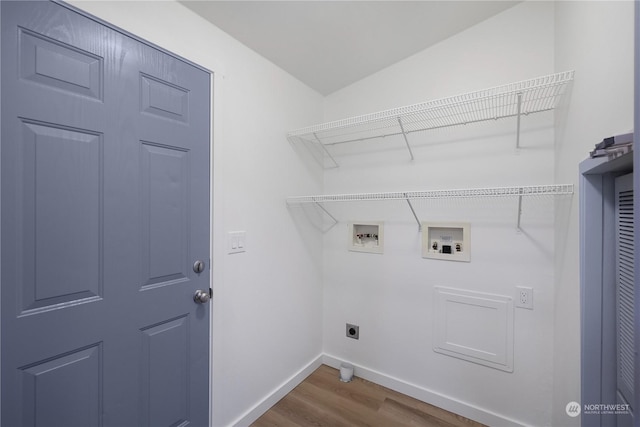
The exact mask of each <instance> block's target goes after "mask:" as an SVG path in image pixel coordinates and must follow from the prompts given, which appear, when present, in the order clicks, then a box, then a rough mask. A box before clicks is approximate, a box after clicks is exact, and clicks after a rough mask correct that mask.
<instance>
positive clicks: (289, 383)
mask: <svg viewBox="0 0 640 427" xmlns="http://www.w3.org/2000/svg"><path fill="white" fill-rule="evenodd" d="M323 357H324V355H323V354H320V355H318V356H317V357H316V358H315V359H313V360H312V361H311V362H309V363H308V364H307V365H306V366H305V367H304V368H302V369H301V370H299V371H298V372H297V373H295V374H294V375H292V376H291V377H290V378H289V379H287V380H286V381H285V382H283V383H282V384H281V385H280V386H278V387H277V388H276V389H275V390H273V391H272V392H271V393H269V395H268V396H266V397H265V398H264V399H263V400H262V401H260V402H258V403H257V404H256V405H255V406H254V407H253V408H251V409H249V410H248V411H247V412H245V413H244V414H243V415H241V416H240V417H239V418H238V419H237V420H235V421H234V422H232V423H231V425H232V426H234V427H248V426H249V425H251V423H253V422H254V421H255V420H257V419H258V418H260V416H261V415H262V414H264V413H265V412H267V411H268V410H269V408H271V407H272V406H273V405H275V404H276V403H278V401H279V400H280V399H282V398H283V397H285V396H286V395H287V394H288V393H289V392H290V391H291V390H293V389H294V388H295V387H296V386H297V385H298V384H300V383H301V382H302V381H304V379H305V378H307V377H308V376H309V375H311V374H312V373H313V371H315V370H316V369H318V368H319V367H320V365H322V363H323V362H322V360H323Z"/></svg>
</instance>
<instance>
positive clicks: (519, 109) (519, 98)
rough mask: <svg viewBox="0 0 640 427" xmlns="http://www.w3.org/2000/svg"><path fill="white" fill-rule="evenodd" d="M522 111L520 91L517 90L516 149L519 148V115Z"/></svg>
mask: <svg viewBox="0 0 640 427" xmlns="http://www.w3.org/2000/svg"><path fill="white" fill-rule="evenodd" d="M521 113H522V92H518V116H517V122H516V123H517V124H516V149H518V148H520V116H521Z"/></svg>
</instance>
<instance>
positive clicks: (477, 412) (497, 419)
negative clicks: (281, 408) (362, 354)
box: [231, 353, 526, 427]
mask: <svg viewBox="0 0 640 427" xmlns="http://www.w3.org/2000/svg"><path fill="white" fill-rule="evenodd" d="M344 362H347V363H350V364H352V365H353V366H354V368H355V369H354V370H355V372H354V373H355V375H356V376H357V377H360V378H364V379H365V380H368V381H371V382H374V383H376V384H379V385H381V386H384V387H387V388H390V389H391V390H395V391H397V392H399V393H402V394H406V395H407V396H411V397H413V398H415V399H418V400H421V401H423V402H426V403H429V404H431V405H434V406H437V407H439V408H442V409H445V410H447V411H451V412H454V413H456V414H458V415H462V416H463V417H466V418H469V419H472V420H475V421H478V422H480V423H483V424H486V425H490V426H501V427H525V426H526V425H525V424H522V423H521V422H518V421H516V420H514V419H511V418H508V417H506V416H504V415H500V414H496V413H494V412H491V411H488V410H486V409H482V408H479V407H477V406H474V405H471V404H468V403H465V402H462V401H460V400H457V399H455V398H453V397H451V396H446V395H444V394H441V393H438V392H435V391H432V390H429V389H426V388H424V387H421V386H418V385H415V384H411V383H409V382H407V381H404V380H401V379H398V378H395V377H392V376H390V375H386V374H383V373H381V372H378V371H375V370H373V369H369V368H366V367H364V366H360V365H358V364H356V363H353V362H351V361H350V360H344V359H339V358H337V357H335V356H332V355H330V354H326V353H323V354H320V355H318V356H317V357H316V358H315V359H313V360H312V361H311V362H309V363H308V364H307V365H306V366H305V367H304V368H302V369H300V370H299V371H298V372H297V373H295V374H294V375H292V376H291V377H290V378H289V379H287V380H286V381H285V382H283V383H282V384H281V385H280V386H279V387H277V388H276V389H275V390H273V391H272V392H271V393H270V394H269V395H268V396H266V397H265V398H264V399H263V400H262V401H260V402H258V403H257V404H256V405H255V406H254V407H252V408H251V409H249V410H248V411H247V412H245V413H244V414H243V415H242V416H240V417H239V418H238V419H237V420H236V421H234V422H233V423H231V426H233V427H248V426H249V425H251V423H253V422H254V421H255V420H257V419H258V418H260V416H261V415H262V414H264V413H265V412H267V411H268V410H269V408H271V407H272V406H273V405H275V404H276V403H278V401H279V400H280V399H282V398H283V397H284V396H286V395H287V393H289V392H290V391H291V390H293V389H294V388H295V387H296V386H297V385H298V384H300V383H301V382H302V381H304V379H305V378H307V377H308V376H309V375H311V373H312V372H313V371H315V370H316V369H318V368H319V367H320V365H322V364H325V365H328V366H331V367H332V368H336V369H339V368H340V364H341V363H344Z"/></svg>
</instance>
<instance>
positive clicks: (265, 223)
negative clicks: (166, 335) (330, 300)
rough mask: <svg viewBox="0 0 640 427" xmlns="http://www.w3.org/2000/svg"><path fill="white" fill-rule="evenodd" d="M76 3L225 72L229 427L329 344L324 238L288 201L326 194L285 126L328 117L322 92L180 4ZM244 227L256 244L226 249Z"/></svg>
mask: <svg viewBox="0 0 640 427" xmlns="http://www.w3.org/2000/svg"><path fill="white" fill-rule="evenodd" d="M72 4H74V5H75V6H78V7H80V8H82V9H84V10H86V11H88V12H89V13H92V14H94V15H96V16H98V17H99V18H102V19H104V20H106V21H108V22H110V23H112V24H114V25H117V26H119V27H121V28H123V29H125V30H127V31H130V32H131V33H133V34H136V35H138V36H140V37H142V38H144V39H147V40H149V41H151V42H153V43H155V44H157V45H160V46H162V47H163V48H165V49H167V50H169V51H172V52H174V53H176V54H178V55H181V56H183V57H185V58H187V59H189V60H191V61H193V62H195V63H197V64H199V65H201V66H203V67H206V68H208V69H210V70H212V71H214V72H215V73H216V77H215V81H214V101H215V105H214V113H213V126H214V143H213V176H214V181H213V189H214V194H213V211H214V215H213V218H214V224H213V289H214V297H213V305H212V313H213V378H214V381H213V402H214V407H213V416H214V419H213V421H214V422H213V425H215V426H225V425H230V424H231V423H233V422H234V421H236V420H238V419H239V418H241V417H242V416H243V415H244V414H245V413H246V412H247V411H249V410H251V409H252V408H253V407H254V406H255V405H256V404H258V403H260V402H261V401H262V400H263V399H265V398H266V397H267V396H269V395H270V394H271V393H272V392H273V391H274V390H276V389H278V388H279V387H280V386H281V385H282V384H283V383H284V382H285V381H287V380H288V379H289V378H290V377H291V376H292V375H293V374H295V373H296V372H298V371H299V370H301V369H303V368H304V367H306V366H307V365H308V364H309V363H310V362H312V361H314V360H316V359H317V357H318V356H319V355H320V352H321V339H322V337H321V331H322V323H321V319H322V314H321V313H322V304H321V300H322V285H321V281H320V277H321V274H320V273H321V272H320V261H321V252H320V249H321V247H320V246H319V245H309V244H307V242H314V241H315V242H318V241H320V240H321V238H320V237H319V235H318V232H317V230H315V229H313V228H312V227H311V226H309V225H308V223H304V222H296V221H294V220H292V217H291V215H290V214H289V212H288V210H287V208H286V207H285V197H286V196H287V195H291V194H307V193H311V194H315V193H319V192H321V189H322V180H321V171H320V170H319V169H318V168H314V167H313V166H311V167H309V165H307V164H305V163H304V162H302V161H301V159H300V158H299V156H298V154H297V153H296V152H295V151H294V150H293V149H292V147H291V146H290V145H289V144H288V142H287V140H286V132H287V131H288V130H290V129H292V128H295V127H297V126H299V125H300V123H314V122H318V121H320V120H321V115H322V98H321V97H320V95H318V94H317V93H316V92H314V91H312V90H311V89H309V88H308V87H306V86H304V85H303V84H302V83H300V82H299V81H297V80H295V79H294V78H293V77H291V76H290V75H288V74H286V73H285V72H283V71H282V70H280V69H278V68H277V67H275V66H274V65H273V64H271V63H270V62H268V61H266V60H265V59H263V58H262V57H260V56H258V55H257V54H255V53H254V52H253V51H251V50H249V49H248V48H246V47H245V46H243V45H241V44H240V43H239V42H237V41H236V40H234V39H232V38H231V37H229V36H228V35H226V34H225V33H223V32H222V31H220V30H219V29H217V28H216V27H214V26H213V25H211V24H209V23H207V22H206V21H204V20H203V19H201V18H199V17H198V16H196V15H195V14H193V13H192V12H191V11H189V10H188V9H186V8H184V7H183V6H182V5H180V4H178V3H175V2H173V1H170V2H164V1H162V2H161V1H153V2H131V1H127V2H119V1H113V2H111V1H95V2H94V1H73V2H72ZM292 178H293V179H292ZM235 230H245V231H246V232H247V247H248V250H247V252H246V253H244V254H235V255H227V254H226V251H225V249H226V246H225V235H226V232H227V231H235ZM314 236H318V237H314ZM243 422H244V423H246V422H247V419H244V421H243Z"/></svg>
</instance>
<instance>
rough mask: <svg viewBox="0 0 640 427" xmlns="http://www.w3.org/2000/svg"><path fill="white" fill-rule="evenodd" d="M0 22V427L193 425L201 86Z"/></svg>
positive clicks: (169, 61)
mask: <svg viewBox="0 0 640 427" xmlns="http://www.w3.org/2000/svg"><path fill="white" fill-rule="evenodd" d="M0 7H1V8H2V11H1V16H2V25H1V31H2V53H1V54H2V126H1V132H2V134H1V135H2V139H1V145H0V162H1V163H0V170H1V172H0V173H1V177H0V178H1V179H0V185H1V197H2V200H1V207H2V216H1V241H2V242H1V244H2V251H1V256H2V288H1V304H2V319H1V320H2V325H1V327H2V349H3V351H2V360H1V364H2V424H3V425H7V426H10V425H21V426H22V425H25V426H31V425H32V426H61V425H64V426H73V425H78V426H119V427H126V426H139V425H148V426H154V427H155V426H163V425H167V426H169V425H198V426H200V425H202V426H204V425H207V423H208V416H209V413H208V408H209V395H208V390H209V316H210V313H209V310H210V307H209V306H208V305H200V304H196V303H194V301H193V294H194V293H195V291H196V290H198V289H203V290H207V289H209V271H208V268H207V269H205V271H203V272H202V273H199V274H198V273H196V272H194V271H193V268H192V265H193V263H194V261H195V260H198V259H200V260H204V261H205V262H207V264H208V260H209V231H210V230H209V176H210V175H209V116H210V111H209V105H210V103H209V90H210V86H209V85H210V75H209V73H207V72H205V71H203V70H201V69H199V68H197V67H195V66H193V65H191V64H189V63H187V62H185V61H182V60H180V59H178V58H176V57H174V56H171V55H169V54H167V53H165V52H161V51H159V50H158V49H155V48H153V47H150V46H149V45H146V44H144V43H141V42H140V41H138V40H135V39H133V38H131V37H129V36H127V35H125V34H122V33H121V32H118V31H116V30H114V29H111V28H108V27H106V26H105V25H103V24H101V23H99V22H96V21H94V20H92V19H90V18H88V17H85V16H83V15H81V14H79V13H77V12H75V11H73V10H71V9H69V8H67V7H66V6H64V5H60V4H57V3H53V2H47V1H37V2H28V1H18V2H13V1H2V2H0ZM207 267H208V265H207Z"/></svg>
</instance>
